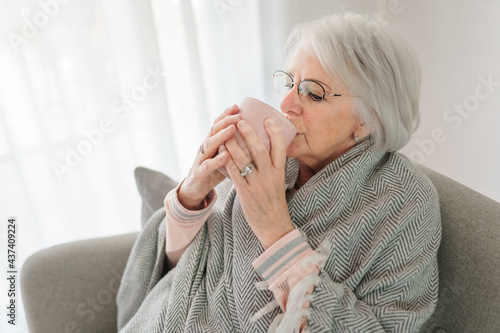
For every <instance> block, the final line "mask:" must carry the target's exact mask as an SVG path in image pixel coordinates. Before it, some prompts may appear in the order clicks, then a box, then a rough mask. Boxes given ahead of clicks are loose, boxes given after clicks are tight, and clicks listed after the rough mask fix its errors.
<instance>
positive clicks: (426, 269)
mask: <svg viewBox="0 0 500 333" xmlns="http://www.w3.org/2000/svg"><path fill="white" fill-rule="evenodd" d="M298 170H299V164H298V161H297V160H295V159H293V158H289V159H288V161H287V170H286V181H287V184H288V185H291V186H292V187H293V184H294V183H295V181H296V179H297V175H298ZM217 193H218V199H217V202H216V204H215V206H214V210H213V213H212V215H211V216H210V217H209V218H208V220H207V222H206V223H205V225H204V226H203V227H202V228H201V229H200V231H199V233H198V234H197V236H196V238H195V239H194V240H193V242H192V243H191V244H190V245H189V246H188V248H187V249H186V251H185V252H184V254H183V255H182V257H181V258H180V261H179V262H178V264H177V265H176V266H175V267H174V268H173V269H171V270H170V271H169V272H168V273H167V274H166V275H164V265H165V263H166V254H165V239H166V237H165V210H164V209H163V208H162V209H160V210H158V211H156V212H155V214H154V215H153V216H152V217H151V218H150V219H149V221H148V223H147V225H146V226H145V228H144V230H143V231H142V232H141V233H140V235H139V237H138V238H137V240H136V242H135V244H134V247H133V249H132V252H131V254H130V258H129V260H128V263H127V266H126V269H125V272H124V275H123V279H122V283H121V285H120V289H119V291H118V296H117V305H118V329H119V332H122V333H124V332H147V333H152V332H217V333H219V332H251V333H255V332H267V331H268V329H269V327H270V325H271V323H272V322H273V319H274V318H275V317H276V316H280V315H281V316H282V313H283V311H282V310H281V308H280V307H279V306H278V307H275V308H274V310H271V311H270V312H269V313H267V314H265V315H263V316H261V317H260V318H258V319H257V320H256V321H252V320H251V318H252V317H253V316H254V315H255V314H256V313H257V312H258V311H259V310H261V309H262V308H264V307H265V306H266V304H269V303H270V302H272V301H273V298H274V295H273V293H272V292H271V291H269V290H265V289H262V288H257V286H256V283H257V285H258V282H260V281H263V278H262V277H261V276H260V275H259V273H258V272H256V270H255V269H254V268H253V267H252V265H251V263H252V262H253V261H254V260H255V259H256V258H257V257H258V256H259V255H260V254H261V253H262V252H263V251H264V249H263V248H262V246H261V244H260V242H259V240H258V239H257V237H256V236H255V235H254V234H253V232H252V230H251V229H250V227H249V226H248V224H247V222H246V221H245V216H244V215H243V212H242V209H241V206H240V204H239V201H238V196H237V194H236V191H235V188H234V186H232V183H231V182H230V181H229V180H225V181H224V182H222V183H221V184H219V186H218V187H217ZM288 208H289V210H290V215H291V219H292V223H293V224H294V226H295V227H296V228H298V229H299V231H300V233H301V234H302V236H303V237H304V238H305V239H306V240H307V242H308V243H309V244H310V245H311V247H312V248H313V249H317V248H318V246H319V245H320V244H321V243H323V244H325V243H329V244H331V246H330V248H329V252H328V253H327V255H326V261H324V262H323V263H322V265H321V269H320V273H319V275H317V276H316V277H317V280H316V281H315V289H314V292H313V294H312V295H311V297H312V298H311V299H310V300H311V305H310V309H309V311H307V312H305V314H307V317H308V329H309V331H310V332H386V331H389V332H415V331H417V330H418V328H419V327H420V325H421V324H422V323H423V322H424V321H425V320H426V319H427V318H428V317H429V316H430V315H431V313H432V311H433V309H434V306H435V303H436V300H437V289H438V270H437V260H436V254H437V250H438V247H439V242H440V237H441V227H440V214H439V204H438V198H437V193H436V190H435V189H434V187H433V185H432V184H431V182H430V181H429V180H428V179H427V178H426V177H425V176H424V175H423V174H422V173H421V172H420V171H419V170H418V169H417V168H415V167H414V166H413V165H412V163H411V162H409V161H408V160H407V159H406V158H405V157H404V156H402V155H400V154H399V153H387V152H385V151H383V150H381V149H374V148H373V145H372V142H371V139H367V140H364V141H363V142H361V143H360V144H358V145H357V146H355V147H354V148H352V149H351V150H350V151H348V152H347V153H345V154H344V155H343V156H341V157H340V158H338V159H337V160H335V161H334V162H332V163H331V164H329V165H328V166H326V167H325V168H324V169H323V170H321V171H320V172H318V173H317V174H316V175H314V177H313V178H311V179H310V180H309V181H308V182H307V183H306V184H305V185H303V186H302V187H301V188H300V189H299V190H298V191H297V192H296V193H295V194H294V195H293V196H292V197H290V198H289V199H288ZM296 288H298V286H297V287H296ZM294 289H295V288H294ZM292 292H293V290H292ZM296 297H297V296H296V295H294V294H293V293H291V294H290V298H289V301H292V300H293V299H294V298H296ZM287 312H288V308H287ZM285 318H286V317H285ZM254 319H255V318H254ZM284 321H285V320H283V322H284ZM282 326H283V325H282ZM278 331H279V329H278Z"/></svg>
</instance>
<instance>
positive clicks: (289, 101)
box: [280, 85, 302, 115]
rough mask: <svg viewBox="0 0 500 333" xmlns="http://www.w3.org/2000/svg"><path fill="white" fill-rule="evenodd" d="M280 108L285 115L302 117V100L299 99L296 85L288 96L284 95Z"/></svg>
mask: <svg viewBox="0 0 500 333" xmlns="http://www.w3.org/2000/svg"><path fill="white" fill-rule="evenodd" d="M280 108H281V112H283V113H284V114H285V115H286V114H288V113H295V114H296V115H300V114H301V113H302V100H301V99H300V97H299V94H298V87H297V85H294V86H293V88H292V89H290V91H289V92H288V93H287V94H286V95H283V98H282V99H281V103H280Z"/></svg>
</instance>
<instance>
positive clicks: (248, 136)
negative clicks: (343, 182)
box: [221, 118, 294, 249]
mask: <svg viewBox="0 0 500 333" xmlns="http://www.w3.org/2000/svg"><path fill="white" fill-rule="evenodd" d="M237 126H238V130H239V131H240V133H241V135H242V136H243V138H244V139H245V143H246V145H247V146H248V149H249V150H250V153H251V154H252V159H253V164H254V166H255V169H254V171H253V172H251V173H250V174H248V175H247V176H245V177H242V176H241V175H240V172H241V170H242V169H243V168H245V167H246V166H247V165H248V164H249V163H250V161H251V158H250V156H248V155H247V154H246V153H245V152H244V151H243V150H242V149H241V147H240V146H239V145H238V143H237V141H236V139H235V138H232V139H230V140H228V141H227V142H226V144H225V149H224V148H222V149H221V151H225V150H226V149H227V152H229V156H230V158H229V159H228V161H227V164H226V169H227V171H228V174H229V176H230V177H231V179H232V181H233V183H234V185H235V187H236V191H237V193H238V198H239V200H240V203H241V207H242V209H243V213H244V214H245V217H246V219H247V222H248V224H249V225H250V227H251V228H252V230H253V232H254V233H255V235H256V236H257V237H258V238H259V240H260V242H261V244H262V245H263V247H264V249H267V248H269V247H270V246H271V245H272V244H274V243H275V242H276V241H277V240H278V239H280V238H281V237H283V236H284V235H285V234H287V233H288V232H290V231H292V230H294V226H293V225H292V222H291V220H290V214H289V212H288V205H287V202H286V194H285V190H286V189H285V186H286V185H285V165H286V147H285V140H284V138H283V134H282V133H281V129H280V127H279V126H278V125H277V124H276V121H275V120H274V119H272V118H269V119H267V120H266V122H265V128H266V132H267V134H268V135H269V139H270V142H271V151H270V152H268V151H267V149H266V146H265V144H264V142H263V141H262V140H261V139H260V138H259V136H258V135H257V133H256V132H255V130H254V129H253V128H252V126H250V125H249V124H248V123H247V122H245V121H243V120H241V121H239V122H238V124H237Z"/></svg>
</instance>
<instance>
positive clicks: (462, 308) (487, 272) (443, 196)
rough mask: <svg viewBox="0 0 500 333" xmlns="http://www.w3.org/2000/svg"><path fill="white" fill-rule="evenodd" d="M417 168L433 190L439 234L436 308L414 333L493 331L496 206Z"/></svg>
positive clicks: (497, 312)
mask: <svg viewBox="0 0 500 333" xmlns="http://www.w3.org/2000/svg"><path fill="white" fill-rule="evenodd" d="M420 169H421V170H422V171H424V173H425V174H426V175H427V176H428V177H429V179H430V180H431V181H432V183H433V184H434V186H435V187H436V189H437V191H438V195H439V203H440V209H441V223H442V233H443V234H442V238H441V246H440V248H439V252H438V266H439V297H438V303H437V307H436V310H435V312H434V314H433V315H432V316H431V318H430V319H429V320H428V321H427V322H426V323H425V324H424V326H423V327H422V329H421V331H420V332H426V333H427V332H429V333H430V332H433V333H437V332H439V333H446V332H448V333H456V332H485V333H486V332H492V333H493V332H499V329H500V279H499V275H500V265H499V261H500V203H498V202H496V201H494V200H491V199H489V198H487V197H485V196H484V195H482V194H479V193H478V192H476V191H474V190H472V189H470V188H468V187H466V186H464V185H462V184H460V183H457V182H456V181H454V180H451V179H450V178H448V177H445V176H443V175H441V174H439V173H437V172H435V171H432V170H430V169H428V168H425V167H420Z"/></svg>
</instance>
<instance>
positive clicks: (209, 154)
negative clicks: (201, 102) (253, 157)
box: [177, 105, 241, 210]
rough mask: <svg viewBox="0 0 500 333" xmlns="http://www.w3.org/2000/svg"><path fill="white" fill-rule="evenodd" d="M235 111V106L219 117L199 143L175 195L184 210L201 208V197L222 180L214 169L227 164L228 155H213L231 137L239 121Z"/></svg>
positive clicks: (202, 203) (236, 107)
mask: <svg viewBox="0 0 500 333" xmlns="http://www.w3.org/2000/svg"><path fill="white" fill-rule="evenodd" d="M238 111H239V108H238V106H237V105H233V106H232V107H230V108H229V109H227V110H226V111H224V112H223V113H222V114H220V115H219V116H218V117H217V118H216V119H215V121H214V124H213V126H212V128H211V129H210V133H209V134H208V135H207V137H206V139H205V141H203V143H202V144H201V148H200V149H199V150H198V154H197V155H196V158H195V160H194V163H193V166H192V167H191V169H190V170H189V173H188V175H187V177H186V179H184V182H183V183H182V185H181V187H180V188H179V191H178V194H177V195H178V199H179V202H180V203H181V204H182V205H183V206H184V207H185V208H187V209H189V210H198V209H201V208H203V207H204V206H203V205H204V202H205V197H206V196H207V195H208V193H209V192H210V191H211V190H212V189H213V188H214V187H215V186H216V185H217V184H219V183H220V182H221V181H223V180H224V178H225V176H224V175H223V174H221V173H220V172H219V171H217V169H218V168H220V167H222V166H224V165H225V164H226V163H227V161H228V159H229V154H228V152H227V151H224V152H221V153H220V154H218V155H217V156H215V157H214V155H215V154H217V150H218V149H219V147H220V146H221V145H222V144H224V143H225V142H226V141H227V140H229V139H230V138H232V137H233V136H234V133H235V132H236V123H237V122H238V121H239V120H241V116H240V115H239V114H236V113H237V112H238Z"/></svg>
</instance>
